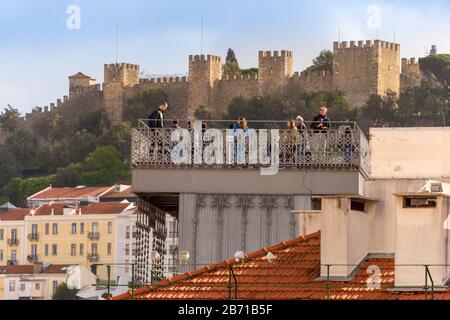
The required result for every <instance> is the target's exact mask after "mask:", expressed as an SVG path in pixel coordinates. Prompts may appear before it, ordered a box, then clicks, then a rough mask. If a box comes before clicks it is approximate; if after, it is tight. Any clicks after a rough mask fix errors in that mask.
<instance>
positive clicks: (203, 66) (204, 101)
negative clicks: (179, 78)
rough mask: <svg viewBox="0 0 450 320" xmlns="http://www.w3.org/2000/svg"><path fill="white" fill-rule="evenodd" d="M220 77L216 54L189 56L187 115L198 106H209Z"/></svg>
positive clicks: (218, 58) (218, 59) (191, 115)
mask: <svg viewBox="0 0 450 320" xmlns="http://www.w3.org/2000/svg"><path fill="white" fill-rule="evenodd" d="M221 79H222V63H221V59H220V57H218V56H215V55H211V54H208V55H207V56H205V55H195V56H194V55H190V56H189V78H188V81H189V89H188V110H189V111H188V117H189V118H192V117H193V115H194V112H195V111H196V110H197V109H198V107H199V106H206V107H208V106H211V95H212V90H213V88H214V86H215V85H216V83H217V81H219V80H221ZM211 111H213V112H215V110H211Z"/></svg>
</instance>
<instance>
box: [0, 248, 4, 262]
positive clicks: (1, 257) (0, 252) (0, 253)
mask: <svg viewBox="0 0 450 320" xmlns="http://www.w3.org/2000/svg"><path fill="white" fill-rule="evenodd" d="M0 261H3V250H0Z"/></svg>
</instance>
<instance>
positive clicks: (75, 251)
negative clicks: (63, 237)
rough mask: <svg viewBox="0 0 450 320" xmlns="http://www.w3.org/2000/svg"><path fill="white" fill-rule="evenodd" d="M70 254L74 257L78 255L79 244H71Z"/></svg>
mask: <svg viewBox="0 0 450 320" xmlns="http://www.w3.org/2000/svg"><path fill="white" fill-rule="evenodd" d="M70 255H71V256H72V257H74V256H76V255H77V245H76V244H75V243H72V244H71V245H70Z"/></svg>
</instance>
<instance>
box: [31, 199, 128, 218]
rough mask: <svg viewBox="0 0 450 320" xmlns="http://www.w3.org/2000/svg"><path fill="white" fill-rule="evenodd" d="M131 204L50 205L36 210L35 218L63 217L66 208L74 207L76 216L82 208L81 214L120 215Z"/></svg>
mask: <svg viewBox="0 0 450 320" xmlns="http://www.w3.org/2000/svg"><path fill="white" fill-rule="evenodd" d="M129 205H130V204H129V203H120V202H99V203H90V204H88V205H84V206H80V205H77V204H75V203H72V204H67V203H57V202H55V203H48V204H44V205H42V206H40V207H39V208H38V209H36V211H35V213H34V215H35V216H47V215H51V214H52V212H53V215H62V214H63V211H64V207H65V206H73V207H76V208H77V209H76V210H77V211H76V214H78V213H79V211H78V210H79V209H80V208H81V214H82V215H85V214H119V213H122V212H123V211H124V210H125V209H126V208H127V207H128V206H129Z"/></svg>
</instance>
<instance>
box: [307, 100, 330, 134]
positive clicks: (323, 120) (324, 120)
mask: <svg viewBox="0 0 450 320" xmlns="http://www.w3.org/2000/svg"><path fill="white" fill-rule="evenodd" d="M330 128H331V121H330V119H329V118H328V108H327V107H325V106H322V107H320V110H319V114H318V115H317V116H315V117H314V119H313V122H312V123H311V129H314V130H317V129H321V131H314V132H322V133H326V132H327V130H330Z"/></svg>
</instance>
